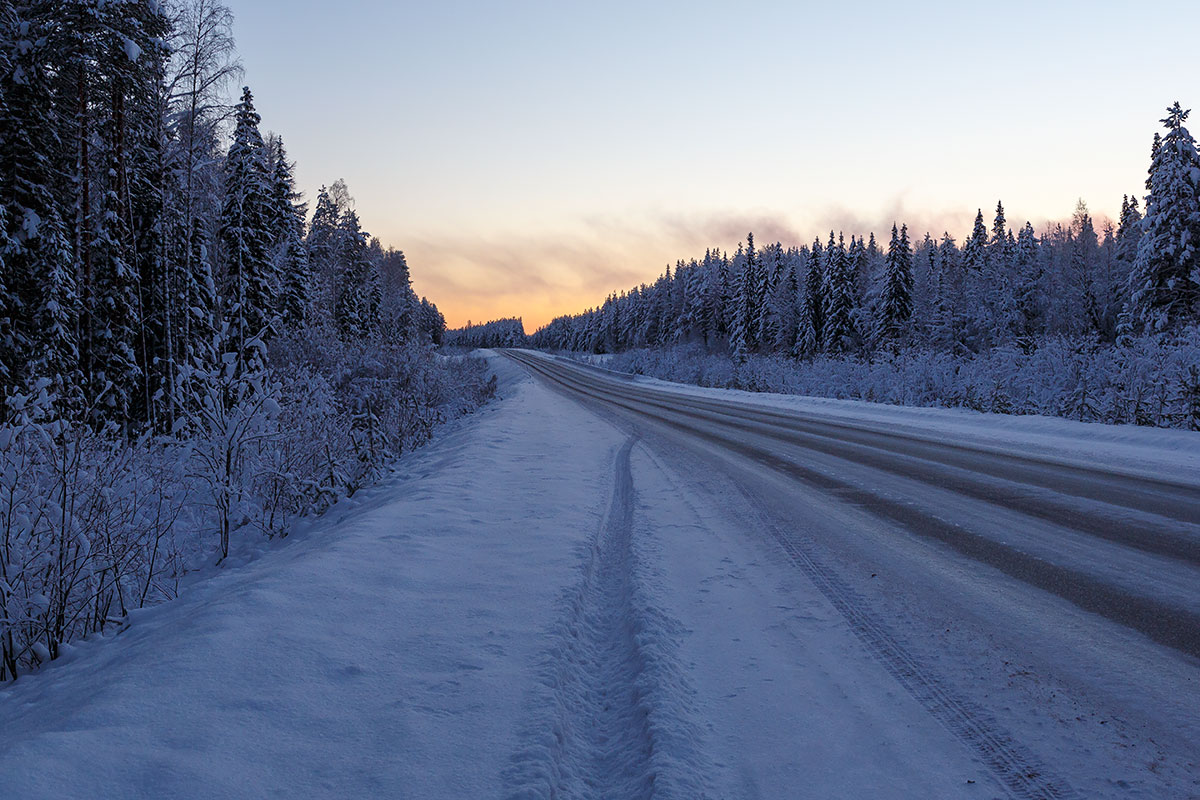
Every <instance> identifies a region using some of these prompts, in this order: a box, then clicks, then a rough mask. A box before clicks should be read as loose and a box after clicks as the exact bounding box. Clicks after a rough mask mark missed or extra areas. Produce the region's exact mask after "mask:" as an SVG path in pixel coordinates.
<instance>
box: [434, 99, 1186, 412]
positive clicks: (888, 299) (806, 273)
mask: <svg viewBox="0 0 1200 800" xmlns="http://www.w3.org/2000/svg"><path fill="white" fill-rule="evenodd" d="M1188 113H1189V112H1188V110H1186V109H1184V108H1182V107H1181V106H1180V104H1179V103H1174V104H1172V105H1171V106H1170V107H1169V108H1167V109H1166V115H1165V116H1164V118H1163V119H1162V130H1160V131H1157V132H1155V133H1154V134H1153V139H1152V143H1151V148H1150V163H1149V167H1148V175H1147V177H1146V183H1145V191H1144V192H1143V191H1141V190H1138V191H1135V192H1133V193H1131V194H1129V195H1126V196H1124V197H1123V198H1122V201H1121V210H1120V216H1119V219H1118V220H1116V221H1115V224H1114V223H1112V222H1105V223H1103V224H1101V225H1099V226H1098V225H1097V224H1096V222H1095V221H1094V220H1093V218H1092V216H1091V214H1090V213H1089V211H1088V207H1087V205H1086V203H1085V202H1084V201H1083V200H1080V201H1079V203H1078V205H1077V207H1076V208H1075V210H1074V213H1073V214H1072V215H1071V217H1070V218H1069V219H1067V220H1064V221H1062V222H1056V223H1052V224H1048V225H1046V226H1045V227H1044V228H1043V229H1041V230H1035V229H1034V226H1033V225H1031V224H1030V223H1029V222H1024V223H1022V224H1012V223H1011V222H1010V221H1009V219H1008V216H1007V214H1006V211H1005V208H1004V205H1003V203H1002V202H997V204H996V206H995V210H994V214H992V215H991V218H990V219H989V218H987V217H985V216H984V212H983V210H982V209H981V210H980V211H979V212H978V214H977V215H976V217H975V223H974V226H973V227H972V229H971V230H970V232H968V233H967V234H966V235H965V236H963V237H962V238H961V239H956V237H955V236H954V235H952V233H951V232H942V233H940V234H937V233H935V232H921V233H917V232H915V231H910V230H909V229H908V227H907V226H906V225H904V224H903V222H898V223H897V224H896V225H893V226H892V229H891V231H890V232H886V233H885V235H884V236H883V237H882V238H877V237H876V235H875V233H873V232H869V231H856V232H850V233H849V234H847V233H846V232H841V231H838V232H834V231H830V232H829V234H828V236H827V237H824V238H822V237H817V238H815V239H814V240H813V241H812V243H811V244H797V243H791V244H783V243H780V242H774V243H767V244H763V243H756V242H755V240H754V235H753V233H750V234H748V235H747V237H746V240H745V241H744V242H742V243H740V244H739V245H738V246H737V249H736V251H735V252H734V253H733V254H732V255H731V254H729V253H728V252H726V251H723V250H721V249H719V248H717V247H714V248H711V249H709V250H707V251H706V252H705V253H704V256H703V257H702V258H699V259H695V258H693V259H691V260H689V261H682V260H681V261H678V262H677V263H676V264H675V266H674V268H673V269H672V268H671V267H669V266H668V267H667V269H666V270H665V271H664V272H663V273H662V275H661V276H660V277H659V278H658V279H657V280H656V281H654V282H653V283H651V284H642V285H640V286H636V287H633V288H631V289H629V290H627V291H625V292H620V293H613V294H612V295H610V296H609V297H607V298H605V300H604V301H603V303H601V304H599V305H597V306H596V307H595V308H592V309H589V310H587V311H585V312H583V313H581V314H577V315H568V316H562V317H559V318H557V319H555V320H554V321H552V322H551V323H550V324H548V325H546V326H545V327H543V328H541V329H539V330H538V331H536V332H535V333H533V335H532V336H530V337H529V343H530V344H531V346H533V347H538V348H543V349H548V350H553V351H566V352H569V353H573V354H582V355H577V357H580V358H584V359H588V358H589V357H590V356H591V355H601V356H602V359H603V363H604V364H606V365H607V366H610V367H612V368H614V369H618V370H623V371H630V372H635V373H643V374H646V375H651V376H655V377H659V378H665V379H668V380H674V381H682V382H685V383H695V384H699V385H702V386H713V387H733V388H740V389H749V390H752V391H769V392H785V393H792V394H805V395H816V396H827V397H837V398H848V399H861V400H868V401H874V402H884V403H895V404H900V405H921V406H962V407H967V408H972V409H976V410H979V411H989V412H997V413H1005V414H1045V415H1051V416H1062V417H1068V418H1071V419H1076V420H1082V421H1102V422H1107V423H1114V424H1133V425H1149V426H1158V427H1178V428H1185V429H1190V430H1197V429H1200V328H1198V327H1197V326H1198V324H1200V156H1198V155H1197V150H1196V142H1195V140H1194V139H1193V138H1192V136H1191V134H1190V133H1189V132H1188V129H1187V127H1186V123H1187V120H1188ZM1139 198H1142V199H1140V200H1139ZM519 328H520V325H519V321H517V320H499V321H496V322H492V323H488V324H485V325H477V326H473V327H471V328H468V329H465V330H463V331H452V332H450V333H449V334H448V335H449V337H450V338H451V339H452V340H455V341H458V340H461V341H464V342H470V343H472V344H477V345H480V346H509V344H510V343H511V342H515V341H518V340H519V339H520V337H519V336H518V335H517V334H516V331H517V330H518V329H519Z"/></svg>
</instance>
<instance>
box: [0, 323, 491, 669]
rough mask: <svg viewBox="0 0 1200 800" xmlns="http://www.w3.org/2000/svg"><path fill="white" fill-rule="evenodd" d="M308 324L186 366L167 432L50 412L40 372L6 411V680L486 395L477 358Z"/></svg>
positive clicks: (0, 495)
mask: <svg viewBox="0 0 1200 800" xmlns="http://www.w3.org/2000/svg"><path fill="white" fill-rule="evenodd" d="M327 333H328V332H327V331H321V330H319V329H318V330H316V331H313V332H309V333H307V334H303V335H298V336H296V337H293V338H290V339H285V340H277V341H276V342H274V343H273V344H272V348H271V353H270V358H269V359H268V360H267V361H266V363H267V364H268V365H269V366H260V367H258V368H257V369H248V368H246V367H245V366H244V365H242V364H240V363H239V361H238V359H237V358H236V356H235V355H234V354H232V353H231V354H229V355H227V356H226V358H224V359H223V360H222V362H221V364H220V366H219V367H216V368H214V369H212V370H210V371H202V370H185V371H184V374H183V375H181V383H182V384H184V385H186V386H188V387H189V393H190V395H191V397H190V400H191V403H190V406H189V408H188V410H187V414H186V417H185V418H183V419H181V421H180V422H179V424H178V425H177V430H176V431H175V433H174V435H151V434H147V435H144V436H141V437H139V438H136V439H129V438H127V437H125V436H124V435H122V434H120V433H118V432H115V431H112V430H101V431H97V430H95V429H93V428H92V427H89V426H87V425H69V424H66V423H64V422H61V421H58V420H56V419H55V418H54V416H53V409H54V398H53V397H52V396H51V395H50V393H49V382H43V383H40V384H38V385H37V386H35V387H34V390H33V391H32V392H30V393H28V394H14V395H11V396H10V397H9V398H8V400H7V404H6V406H5V407H4V408H3V409H0V680H5V679H9V678H13V677H15V676H16V675H18V674H19V673H20V672H22V671H25V670H28V669H30V668H32V667H34V666H36V665H37V664H39V663H43V662H45V661H48V660H50V659H53V658H55V657H56V656H57V655H58V653H59V650H60V647H61V646H62V645H63V644H64V643H66V642H70V641H71V640H73V639H76V638H79V637H81V636H86V635H88V634H91V633H94V632H101V631H104V630H105V629H106V628H108V627H109V626H111V625H113V624H115V623H118V622H119V621H121V620H123V618H124V617H125V615H126V614H127V612H128V611H129V610H130V609H132V608H138V607H140V606H143V605H147V604H152V603H155V602H159V601H161V600H164V599H170V598H172V597H174V596H175V595H176V594H177V592H178V589H179V581H180V578H181V577H182V576H183V575H184V574H185V573H186V572H187V571H188V570H189V569H192V568H194V567H195V566H196V565H197V564H198V563H201V561H202V560H203V559H206V558H212V557H214V556H215V557H216V560H217V561H220V560H221V559H223V558H224V557H225V556H227V555H228V553H229V552H230V547H231V542H233V541H234V540H235V539H236V537H237V536H239V535H241V536H243V537H244V536H251V535H262V534H265V535H267V536H269V537H271V536H280V535H286V534H287V533H288V532H289V530H290V529H291V527H292V525H293V523H294V521H295V520H296V519H297V518H299V517H303V516H306V515H310V514H313V513H319V512H321V511H323V510H325V509H326V508H328V507H329V505H330V504H332V503H333V502H335V501H336V500H337V499H338V498H339V497H342V496H345V495H348V494H351V493H353V492H354V491H356V490H358V489H360V488H362V487H363V486H366V485H368V484H369V483H371V482H373V481H374V480H376V479H377V478H378V477H379V476H380V475H381V474H382V472H383V471H384V470H385V469H386V468H387V464H388V462H389V461H391V460H392V459H394V458H395V457H396V456H398V455H400V454H401V453H404V452H407V451H408V450H410V449H412V448H413V447H416V446H419V445H420V444H422V443H424V442H425V441H427V440H428V439H429V437H430V436H431V435H432V433H433V431H434V429H435V428H436V427H437V426H438V425H439V424H441V423H443V422H446V421H448V420H452V419H455V418H458V417H460V416H462V415H464V414H466V413H469V412H470V411H471V410H473V409H474V408H476V407H478V406H479V405H480V404H482V403H483V402H485V401H486V400H487V399H488V398H489V397H491V396H492V394H493V393H494V390H495V385H494V382H493V381H489V380H488V379H487V377H486V376H487V372H486V369H485V364H484V362H482V361H480V360H478V359H473V358H467V357H458V358H449V359H447V358H442V357H439V356H437V355H435V354H434V353H432V352H431V351H430V350H429V349H428V348H426V347H423V346H418V345H413V344H383V343H381V344H373V343H355V344H353V345H350V344H345V343H343V342H341V340H340V339H338V337H336V336H331V335H326V334H327Z"/></svg>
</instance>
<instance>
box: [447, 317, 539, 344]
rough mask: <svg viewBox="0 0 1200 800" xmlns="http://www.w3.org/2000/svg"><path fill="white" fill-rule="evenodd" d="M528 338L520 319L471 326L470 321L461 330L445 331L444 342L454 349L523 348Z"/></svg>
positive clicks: (512, 318)
mask: <svg viewBox="0 0 1200 800" xmlns="http://www.w3.org/2000/svg"><path fill="white" fill-rule="evenodd" d="M527 338H528V337H526V336H525V325H524V324H523V323H522V322H521V318H520V317H508V318H505V319H494V320H492V321H491V322H484V323H482V324H479V325H473V324H471V322H470V321H468V322H467V324H466V325H465V326H464V327H462V328H457V329H455V330H451V331H446V335H445V342H446V344H448V345H453V346H455V347H470V348H472V349H474V348H476V347H524V346H525V344H526V340H527Z"/></svg>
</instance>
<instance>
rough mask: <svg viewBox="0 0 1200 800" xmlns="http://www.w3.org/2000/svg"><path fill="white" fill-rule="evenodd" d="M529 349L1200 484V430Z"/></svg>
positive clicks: (774, 405)
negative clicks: (886, 397)
mask: <svg viewBox="0 0 1200 800" xmlns="http://www.w3.org/2000/svg"><path fill="white" fill-rule="evenodd" d="M526 352H529V353H531V354H533V355H536V356H539V357H541V358H556V359H557V360H559V361H561V362H563V363H566V364H569V365H572V366H575V367H576V368H579V369H583V370H592V371H598V372H602V373H604V374H606V375H608V376H610V377H614V378H617V379H620V380H625V381H630V382H632V383H635V384H637V385H639V386H646V387H653V388H655V389H658V390H660V391H664V392H670V393H673V394H677V395H681V396H688V397H703V398H707V399H712V400H723V401H726V402H736V403H738V404H740V405H746V406H751V407H758V408H762V409H765V410H779V411H787V412H792V413H797V414H803V415H804V416H806V417H808V418H810V419H815V420H821V421H828V422H842V423H848V424H853V425H855V426H856V427H861V428H867V429H872V430H878V431H882V432H891V433H902V434H905V435H909V436H914V437H918V438H925V439H930V440H935V441H940V440H943V439H944V440H948V441H954V442H957V443H961V444H966V445H969V446H973V447H977V448H979V449H983V450H988V451H990V452H997V453H1006V454H1010V455H1017V456H1037V457H1039V458H1045V459H1047V460H1051V461H1055V462H1058V463H1061V464H1067V465H1072V466H1088V467H1100V468H1103V469H1105V470H1110V471H1114V472H1120V473H1124V474H1128V475H1137V476H1140V477H1147V478H1153V479H1156V480H1167V481H1171V482H1175V483H1181V484H1188V485H1195V486H1197V487H1200V433H1198V432H1194V431H1183V430H1169V429H1164V428H1147V427H1139V426H1136V425H1105V424H1101V423H1092V422H1076V421H1074V420H1068V419H1060V418H1057V417H1043V416H1036V415H1021V416H1018V415H1010V414H989V413H983V412H978V411H970V410H968V409H960V408H915V407H910V406H894V405H887V404H883V403H868V402H865V401H861V400H834V399H831V398H825V397H809V396H801V395H786V394H774V393H768V392H747V391H743V390H740V389H714V388H708V387H703V386H691V385H688V384H682V383H673V382H671V381H664V380H659V379H658V378H650V377H646V376H644V375H632V374H630V373H625V372H616V371H613V370H609V369H605V368H604V367H601V366H597V365H595V364H584V363H581V362H578V361H575V360H573V359H570V358H566V357H562V356H547V355H546V354H545V353H541V352H539V351H532V350H531V351H526Z"/></svg>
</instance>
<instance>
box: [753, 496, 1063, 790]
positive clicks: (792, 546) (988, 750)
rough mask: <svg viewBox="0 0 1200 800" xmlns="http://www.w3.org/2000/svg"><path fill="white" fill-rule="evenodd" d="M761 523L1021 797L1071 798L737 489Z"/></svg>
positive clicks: (871, 647) (921, 699) (874, 649)
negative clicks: (910, 652)
mask: <svg viewBox="0 0 1200 800" xmlns="http://www.w3.org/2000/svg"><path fill="white" fill-rule="evenodd" d="M739 491H740V492H741V494H742V496H743V497H744V498H745V500H746V503H747V505H748V506H749V507H750V509H751V510H750V512H749V513H751V514H754V515H755V516H756V517H757V522H758V524H759V525H760V526H761V527H762V528H763V529H764V530H766V531H767V532H769V533H770V535H771V536H772V538H774V539H775V541H776V542H777V543H778V544H779V546H780V547H781V548H782V549H783V552H784V553H785V554H786V555H787V557H788V559H789V560H790V561H791V562H792V563H793V564H794V565H795V566H796V567H798V568H799V569H800V571H801V572H802V573H804V575H805V577H807V578H808V579H809V580H810V581H812V583H813V585H815V586H816V587H817V589H818V590H819V591H820V592H821V594H822V595H824V597H825V599H826V600H828V601H829V603H830V604H831V605H832V606H833V607H834V608H835V609H837V611H838V613H839V614H841V615H842V618H843V619H845V620H846V622H847V623H848V624H849V626H850V629H851V630H852V631H853V632H854V635H855V636H856V637H857V638H858V640H859V641H860V642H862V643H863V645H864V646H865V647H866V649H867V650H868V651H869V652H870V653H871V654H872V655H874V656H875V658H876V659H877V660H878V661H879V662H880V663H881V664H882V665H883V667H884V668H885V669H886V670H887V671H888V672H889V673H890V674H891V675H892V677H893V678H895V679H896V681H897V682H898V683H899V684H900V685H901V686H903V687H904V689H905V691H907V692H908V694H909V695H910V696H911V697H912V698H913V699H914V700H916V701H917V702H918V703H920V704H921V705H922V706H924V707H925V709H926V710H927V711H928V712H929V713H930V714H931V715H932V716H933V717H934V718H935V719H937V720H938V721H939V722H941V723H942V725H944V726H945V727H946V728H947V729H948V730H949V731H950V732H951V733H953V734H954V735H955V736H956V737H957V738H958V739H959V740H960V741H962V742H963V743H964V744H965V745H966V746H967V747H968V748H970V749H971V750H972V751H974V752H975V754H976V755H977V756H978V757H979V758H980V759H981V760H982V761H983V763H985V764H986V765H987V766H988V768H989V770H990V771H991V772H992V774H993V776H995V778H996V779H997V780H998V781H1000V783H1001V784H1002V785H1003V786H1004V787H1005V788H1006V789H1007V790H1008V792H1009V794H1010V796H1012V797H1013V798H1017V800H1070V798H1075V797H1076V796H1077V795H1076V793H1075V791H1074V790H1073V789H1072V788H1071V787H1070V786H1069V785H1068V784H1067V783H1066V782H1065V781H1063V780H1061V779H1060V778H1057V777H1056V776H1054V775H1051V774H1049V773H1048V772H1047V771H1046V768H1045V767H1044V766H1043V765H1042V764H1041V763H1039V761H1038V759H1037V758H1036V757H1035V756H1034V755H1033V754H1032V753H1031V752H1029V751H1028V750H1027V749H1026V748H1025V747H1024V746H1022V745H1021V744H1019V743H1018V742H1016V741H1015V740H1014V739H1013V738H1012V737H1011V736H1010V735H1009V734H1008V733H1007V732H1006V731H1005V730H1004V729H1003V728H1002V727H1001V726H1000V724H999V723H998V722H996V721H995V720H994V719H993V718H992V717H991V715H990V714H988V713H987V712H986V711H984V710H983V709H981V708H979V707H978V706H976V705H974V704H973V703H971V702H969V701H968V700H966V699H965V698H963V697H961V696H959V695H958V694H957V693H955V692H954V691H953V690H952V689H950V688H949V687H947V686H946V685H945V684H943V683H942V682H941V681H940V680H938V678H937V677H936V676H934V675H932V674H931V673H930V672H929V671H928V670H927V669H926V668H925V667H924V666H923V665H922V664H921V663H920V662H919V661H918V660H917V659H916V658H914V657H913V656H912V655H911V654H909V653H908V651H907V650H906V649H905V648H904V646H903V645H902V644H900V642H899V641H898V640H897V639H896V637H895V636H894V635H893V634H892V633H891V631H890V630H889V629H888V628H887V626H886V625H885V624H883V623H882V622H881V621H880V620H879V619H878V618H877V617H876V615H874V614H872V613H871V611H870V604H869V603H868V602H867V601H866V600H865V599H863V598H862V597H861V596H859V594H858V593H857V592H855V591H854V590H853V589H852V588H850V586H849V585H848V584H846V583H845V582H844V581H843V580H842V579H841V578H840V577H838V576H837V574H836V573H835V572H834V571H833V570H831V569H830V568H829V567H827V566H826V565H825V564H823V563H822V562H821V561H820V560H819V559H818V558H817V557H816V556H815V555H814V554H813V553H812V547H811V543H810V542H808V541H806V537H804V536H802V535H797V534H795V533H793V532H791V531H789V530H786V529H785V528H784V527H782V526H780V525H779V524H777V523H776V522H775V521H774V520H772V519H771V518H769V517H768V516H767V515H766V514H764V513H763V512H762V511H760V510H758V509H760V508H762V503H761V502H760V501H759V500H758V499H756V498H755V497H754V496H753V495H752V494H751V493H749V492H747V491H746V490H745V489H739Z"/></svg>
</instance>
